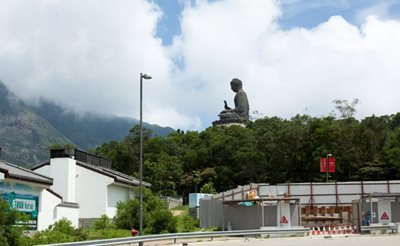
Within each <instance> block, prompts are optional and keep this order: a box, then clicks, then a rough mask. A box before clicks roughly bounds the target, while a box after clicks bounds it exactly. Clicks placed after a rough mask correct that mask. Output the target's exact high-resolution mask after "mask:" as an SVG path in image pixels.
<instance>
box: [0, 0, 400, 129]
mask: <svg viewBox="0 0 400 246" xmlns="http://www.w3.org/2000/svg"><path fill="white" fill-rule="evenodd" d="M399 64H400V0H380V1H379V0H319V1H311V0H251V1H247V0H214V1H206V0H199V1H194V0H191V1H190V0H169V1H166V0H158V1H146V0H118V1H115V0H85V1H82V0H35V1H31V0H0V80H1V81H3V83H4V84H6V85H7V86H8V87H9V88H10V89H11V90H12V91H13V92H14V93H15V94H17V95H18V96H20V97H22V98H23V99H25V100H26V101H29V102H32V103H34V102H35V101H37V100H38V98H41V97H42V98H46V99H49V100H52V101H55V102H56V103H58V104H60V105H62V106H64V107H66V108H69V109H70V110H74V111H77V112H79V113H87V112H89V113H98V114H104V115H119V116H130V117H134V118H138V117H139V75H140V73H141V72H150V73H151V74H152V76H153V79H151V80H145V81H144V121H146V122H150V123H155V124H159V125H163V126H171V127H174V128H180V129H186V130H201V129H204V128H206V127H208V126H210V125H211V122H212V121H214V120H216V119H217V118H218V113H219V112H220V111H221V110H222V109H223V100H227V101H228V104H230V105H233V97H234V93H233V92H232V91H230V87H229V82H230V80H231V79H232V78H234V77H237V78H240V79H241V80H242V81H243V83H244V90H245V91H246V92H247V94H248V97H249V101H250V107H251V111H254V110H257V111H258V112H259V113H260V114H262V115H264V116H279V117H282V118H290V117H292V116H294V115H296V114H298V113H300V114H304V113H306V114H309V115H312V116H326V115H328V114H329V113H330V112H331V111H332V110H333V108H334V107H333V106H334V105H333V104H332V101H333V100H335V99H347V100H349V101H351V100H353V99H354V98H357V99H359V100H360V101H361V104H359V105H358V106H357V110H358V112H357V114H356V117H358V118H363V117H366V116H370V115H372V114H375V115H382V114H392V113H397V112H399V111H400V100H399V99H398V97H399V96H398V94H399V91H400V65H399Z"/></svg>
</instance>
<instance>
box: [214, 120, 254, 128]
mask: <svg viewBox="0 0 400 246" xmlns="http://www.w3.org/2000/svg"><path fill="white" fill-rule="evenodd" d="M247 123H248V121H247V120H239V119H229V120H226V119H224V120H216V121H213V123H212V124H213V126H242V127H246V125H247Z"/></svg>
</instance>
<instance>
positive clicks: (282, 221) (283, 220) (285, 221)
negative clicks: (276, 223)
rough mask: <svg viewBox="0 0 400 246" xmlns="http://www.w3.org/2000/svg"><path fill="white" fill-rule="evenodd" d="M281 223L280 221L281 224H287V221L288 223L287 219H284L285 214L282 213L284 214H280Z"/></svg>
mask: <svg viewBox="0 0 400 246" xmlns="http://www.w3.org/2000/svg"><path fill="white" fill-rule="evenodd" d="M281 223H282V224H287V223H288V221H287V219H286V216H285V215H284V216H282V219H281Z"/></svg>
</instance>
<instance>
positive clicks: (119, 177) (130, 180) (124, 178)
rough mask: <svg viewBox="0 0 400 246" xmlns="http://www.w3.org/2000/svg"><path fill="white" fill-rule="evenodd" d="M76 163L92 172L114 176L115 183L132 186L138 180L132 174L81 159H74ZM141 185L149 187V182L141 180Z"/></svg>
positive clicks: (136, 183) (135, 184) (136, 184)
mask: <svg viewBox="0 0 400 246" xmlns="http://www.w3.org/2000/svg"><path fill="white" fill-rule="evenodd" d="M76 164H77V165H79V166H81V167H84V168H87V169H89V170H92V171H94V172H98V173H101V174H103V175H106V176H109V177H111V178H114V181H115V182H117V183H123V184H127V185H132V186H138V185H139V183H140V181H139V180H138V179H137V178H134V177H132V176H129V175H126V174H124V173H121V172H118V171H115V170H112V169H109V168H105V167H101V166H95V165H92V164H89V163H85V162H81V161H76ZM143 185H144V186H147V187H150V186H151V184H150V183H147V182H144V181H143Z"/></svg>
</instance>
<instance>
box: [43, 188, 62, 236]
mask: <svg viewBox="0 0 400 246" xmlns="http://www.w3.org/2000/svg"><path fill="white" fill-rule="evenodd" d="M59 203H61V199H60V198H58V197H57V196H55V195H53V194H52V193H50V192H48V191H47V190H43V191H42V192H41V193H40V195H39V216H38V224H37V230H38V231H41V230H44V229H46V228H47V227H48V226H49V225H51V224H53V223H54V222H55V221H56V216H55V214H56V206H57V205H58V204H59Z"/></svg>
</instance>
